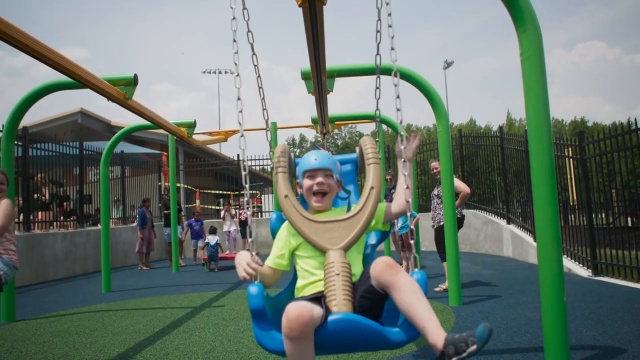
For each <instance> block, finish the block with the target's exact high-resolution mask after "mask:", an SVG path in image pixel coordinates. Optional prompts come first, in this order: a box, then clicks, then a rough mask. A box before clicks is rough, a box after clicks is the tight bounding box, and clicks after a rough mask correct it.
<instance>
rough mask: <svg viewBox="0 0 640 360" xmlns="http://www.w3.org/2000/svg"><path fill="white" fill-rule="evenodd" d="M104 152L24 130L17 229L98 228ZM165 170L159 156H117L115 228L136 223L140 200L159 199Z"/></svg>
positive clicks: (18, 146) (112, 173)
mask: <svg viewBox="0 0 640 360" xmlns="http://www.w3.org/2000/svg"><path fill="white" fill-rule="evenodd" d="M102 153H103V149H102V148H100V147H97V146H95V145H91V144H85V143H82V142H79V143H78V142H62V141H59V140H57V139H53V138H44V137H42V136H38V137H35V136H31V135H30V134H29V132H28V128H26V127H23V128H22V129H21V132H20V133H19V134H18V137H17V142H16V173H15V180H14V181H15V184H16V192H15V193H16V209H17V218H16V230H17V231H20V232H30V231H36V232H41V231H50V230H73V229H77V228H85V227H90V226H98V224H99V223H100V206H101V203H100V176H99V175H100V160H101V158H102ZM161 168H162V163H161V159H160V158H159V155H158V154H131V153H125V152H123V151H120V152H118V153H114V154H113V156H112V159H111V162H110V165H109V170H110V192H111V197H110V201H111V207H112V214H111V217H112V224H113V225H123V224H131V223H133V222H135V213H136V210H137V208H138V205H139V204H140V203H141V200H142V198H144V197H149V198H151V199H153V200H156V199H159V194H160V191H161V187H160V176H161ZM154 217H156V218H159V213H156V214H154Z"/></svg>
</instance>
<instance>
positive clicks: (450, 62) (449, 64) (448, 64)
mask: <svg viewBox="0 0 640 360" xmlns="http://www.w3.org/2000/svg"><path fill="white" fill-rule="evenodd" d="M452 66H453V60H447V59H445V60H444V66H442V70H447V69H448V68H450V67H452Z"/></svg>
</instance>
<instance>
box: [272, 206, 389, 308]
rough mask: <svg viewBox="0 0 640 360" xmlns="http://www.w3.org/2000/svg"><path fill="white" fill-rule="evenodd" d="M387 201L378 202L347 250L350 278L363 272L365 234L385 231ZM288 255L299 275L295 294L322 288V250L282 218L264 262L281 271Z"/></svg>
mask: <svg viewBox="0 0 640 360" xmlns="http://www.w3.org/2000/svg"><path fill="white" fill-rule="evenodd" d="M387 205H389V204H388V203H380V204H378V208H377V209H376V214H375V216H374V217H373V220H372V221H371V224H370V225H369V227H368V228H367V230H366V231H365V234H363V235H362V237H360V239H359V240H358V241H357V242H356V243H355V244H354V245H353V246H352V247H351V249H349V251H347V254H346V255H347V260H349V263H350V264H351V273H352V277H351V279H352V281H353V282H356V281H358V279H359V278H360V275H362V271H363V270H364V268H363V263H362V262H363V258H364V248H365V245H366V240H365V235H366V234H367V233H369V232H372V231H377V230H380V231H385V230H388V229H389V224H385V223H384V212H385V209H386V208H387ZM346 212H347V207H346V206H345V207H341V208H335V209H331V210H329V211H327V212H324V213H320V214H316V215H315V216H317V217H332V216H341V215H344V214H346ZM291 256H293V259H294V266H295V267H296V273H297V275H298V281H297V282H296V289H295V297H301V296H308V295H312V294H315V293H319V292H322V291H324V260H325V254H324V253H323V252H322V251H320V250H318V249H316V248H315V247H313V246H312V245H311V244H309V243H308V242H307V241H305V240H304V239H303V238H302V236H300V234H299V233H298V231H296V229H294V228H293V226H291V224H290V223H289V222H288V221H287V222H285V223H284V224H283V225H282V227H281V228H280V230H279V231H278V235H276V238H275V240H274V241H273V248H272V249H271V253H270V254H269V257H268V258H267V261H266V262H265V265H267V266H270V267H272V268H274V269H277V270H281V271H289V270H290V269H291Z"/></svg>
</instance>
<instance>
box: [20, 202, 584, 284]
mask: <svg viewBox="0 0 640 360" xmlns="http://www.w3.org/2000/svg"><path fill="white" fill-rule="evenodd" d="M253 221H254V223H253V227H254V239H255V240H256V247H257V250H259V251H260V252H261V253H262V254H268V253H269V251H270V250H271V244H272V239H271V234H270V230H269V219H254V220H253ZM212 224H213V225H215V226H216V227H218V229H219V236H220V238H221V240H222V241H223V246H224V247H225V250H226V245H225V243H224V234H223V233H222V231H221V230H222V223H221V222H220V221H219V220H209V221H205V229H208V227H209V226H210V225H212ZM155 226H156V233H157V235H158V238H157V239H156V250H155V252H153V253H152V255H151V260H152V261H156V260H161V259H166V258H167V256H166V250H165V246H166V245H165V240H164V234H163V232H162V224H161V223H157V224H155ZM238 237H239V236H238ZM420 239H421V248H422V249H423V250H426V251H434V250H435V246H434V243H433V230H432V229H431V214H429V213H423V214H420ZM238 241H241V240H240V239H238ZM135 243H136V228H135V227H134V226H119V227H112V228H111V267H112V268H118V267H123V266H131V265H135V264H137V254H135V253H134V248H135ZM459 243H460V251H466V252H479V253H484V254H493V255H500V256H507V257H511V258H514V259H518V260H522V261H525V262H528V263H534V264H535V263H537V255H536V244H535V243H534V242H533V241H532V239H531V238H530V237H529V236H527V235H526V234H525V233H523V232H522V231H520V230H518V229H517V228H515V227H513V226H508V225H506V223H505V222H504V221H502V220H499V219H495V218H493V217H490V216H487V215H484V214H482V213H478V212H475V211H466V221H465V225H464V227H463V228H462V230H460V234H459ZM17 244H18V256H19V258H20V270H19V271H18V274H17V277H16V281H17V283H16V285H17V286H25V285H31V284H37V283H41V282H46V281H51V280H55V279H62V278H66V277H70V276H76V275H82V274H87V273H93V272H99V271H100V270H101V269H100V229H98V228H92V229H84V230H76V231H52V232H47V233H38V234H19V235H17ZM185 251H186V254H185V255H186V257H187V259H190V258H191V243H190V241H189V239H187V242H186V243H185ZM565 269H566V270H567V271H571V272H578V273H581V274H586V271H584V269H582V268H580V267H578V266H577V265H575V264H573V263H571V262H569V261H568V260H565Z"/></svg>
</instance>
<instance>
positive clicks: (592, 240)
mask: <svg viewBox="0 0 640 360" xmlns="http://www.w3.org/2000/svg"><path fill="white" fill-rule="evenodd" d="M577 135H578V153H579V154H578V158H579V162H580V187H581V188H582V191H580V193H582V194H584V195H583V196H584V200H585V207H586V209H585V210H586V212H587V213H586V215H587V216H586V218H587V241H588V242H589V253H590V254H589V261H590V262H591V275H592V276H598V275H600V268H599V266H598V251H597V248H596V236H595V235H596V234H595V227H594V224H593V215H594V214H593V201H592V199H591V183H590V182H589V162H588V160H587V145H586V144H585V136H584V131H583V130H580V131H578V133H577Z"/></svg>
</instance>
